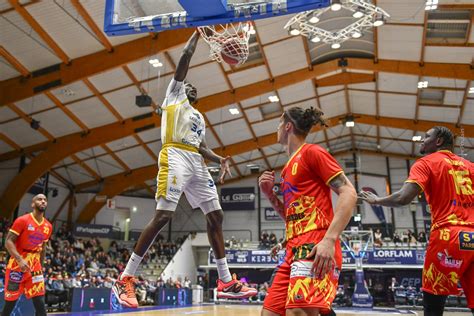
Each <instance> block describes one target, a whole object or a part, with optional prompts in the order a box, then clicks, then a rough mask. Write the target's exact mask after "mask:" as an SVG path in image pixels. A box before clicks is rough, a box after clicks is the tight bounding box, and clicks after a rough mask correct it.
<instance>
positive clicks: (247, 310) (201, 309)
mask: <svg viewBox="0 0 474 316" xmlns="http://www.w3.org/2000/svg"><path fill="white" fill-rule="evenodd" d="M261 309H262V306H261V305H204V306H192V307H182V308H171V309H162V310H148V311H136V312H127V313H117V314H107V315H116V316H119V315H120V316H123V315H136V316H142V315H143V316H151V315H157V316H160V315H167V316H178V315H179V316H185V315H205V316H222V315H223V316H259V315H260V311H261ZM336 313H337V315H338V316H339V315H341V316H392V315H393V316H397V315H407V316H409V315H413V316H423V312H411V313H410V312H403V313H397V312H381V311H367V310H353V309H343V310H338V309H336ZM444 315H445V316H470V315H471V313H470V312H465V313H463V312H460V313H459V312H456V313H453V312H445V313H444Z"/></svg>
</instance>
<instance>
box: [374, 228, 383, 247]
mask: <svg viewBox="0 0 474 316" xmlns="http://www.w3.org/2000/svg"><path fill="white" fill-rule="evenodd" d="M374 245H375V246H377V247H382V246H383V241H382V232H381V231H380V229H378V228H377V230H376V231H375V233H374Z"/></svg>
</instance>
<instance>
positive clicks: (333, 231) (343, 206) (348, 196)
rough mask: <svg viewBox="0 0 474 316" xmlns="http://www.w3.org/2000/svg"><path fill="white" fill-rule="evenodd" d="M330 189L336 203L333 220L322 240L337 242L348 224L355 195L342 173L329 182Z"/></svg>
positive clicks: (354, 202)
mask: <svg viewBox="0 0 474 316" xmlns="http://www.w3.org/2000/svg"><path fill="white" fill-rule="evenodd" d="M329 186H330V187H331V189H332V190H333V191H334V192H336V193H337V195H338V198H337V203H336V207H335V208H334V218H333V220H332V222H331V225H330V226H329V228H328V230H327V232H326V235H325V236H324V238H328V239H330V240H332V241H334V242H336V241H337V240H339V235H340V234H341V232H342V231H343V230H344V228H346V226H347V224H348V223H349V221H350V219H351V216H352V210H353V209H354V207H355V205H356V201H357V193H356V191H355V189H354V186H352V183H351V182H350V181H349V179H347V177H346V175H345V174H344V173H340V174H339V175H337V176H336V177H334V179H332V180H331V181H330V182H329Z"/></svg>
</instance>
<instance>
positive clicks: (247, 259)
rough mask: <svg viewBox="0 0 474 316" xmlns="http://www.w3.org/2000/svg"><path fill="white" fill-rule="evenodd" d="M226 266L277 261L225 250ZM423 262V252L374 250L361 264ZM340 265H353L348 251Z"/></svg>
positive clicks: (212, 261) (265, 255)
mask: <svg viewBox="0 0 474 316" xmlns="http://www.w3.org/2000/svg"><path fill="white" fill-rule="evenodd" d="M226 258H227V263H228V264H242V265H263V264H265V265H268V264H277V263H278V259H276V260H275V259H272V257H271V256H270V250H226ZM424 260H425V251H424V250H415V249H374V250H373V251H367V252H366V254H365V257H364V260H363V264H371V265H423V262H424ZM215 263H216V261H215V258H214V256H213V254H212V251H211V252H210V254H209V264H215ZM342 263H343V264H346V265H355V260H354V258H352V256H351V254H350V253H349V251H343V252H342Z"/></svg>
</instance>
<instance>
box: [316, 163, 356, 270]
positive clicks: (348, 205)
mask: <svg viewBox="0 0 474 316" xmlns="http://www.w3.org/2000/svg"><path fill="white" fill-rule="evenodd" d="M329 186H330V187H331V189H332V190H333V191H334V192H336V193H337V194H338V195H339V197H338V199H337V203H336V207H335V208H334V218H333V219H332V221H331V225H329V228H328V230H327V231H326V234H325V235H324V238H323V239H322V240H321V241H320V242H319V243H318V244H317V245H316V246H315V247H314V248H313V249H312V250H311V253H310V254H309V255H308V256H307V258H308V259H310V258H313V257H314V263H313V267H312V271H313V272H314V275H315V277H316V278H319V279H322V278H324V276H325V275H326V273H328V272H329V271H331V270H332V269H333V267H334V264H335V261H334V256H335V248H336V247H335V245H336V243H337V242H339V236H340V235H341V233H342V231H343V230H344V228H346V226H347V224H348V223H349V220H350V219H351V216H352V210H353V208H354V206H355V204H356V201H357V194H356V191H355V189H354V187H353V186H352V184H351V183H350V181H349V180H348V179H347V177H346V176H345V175H344V173H343V172H341V173H340V174H338V175H337V176H335V177H334V178H333V179H332V180H331V181H330V182H329Z"/></svg>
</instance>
